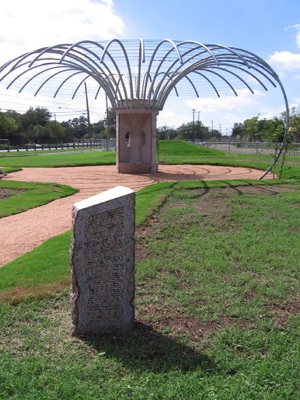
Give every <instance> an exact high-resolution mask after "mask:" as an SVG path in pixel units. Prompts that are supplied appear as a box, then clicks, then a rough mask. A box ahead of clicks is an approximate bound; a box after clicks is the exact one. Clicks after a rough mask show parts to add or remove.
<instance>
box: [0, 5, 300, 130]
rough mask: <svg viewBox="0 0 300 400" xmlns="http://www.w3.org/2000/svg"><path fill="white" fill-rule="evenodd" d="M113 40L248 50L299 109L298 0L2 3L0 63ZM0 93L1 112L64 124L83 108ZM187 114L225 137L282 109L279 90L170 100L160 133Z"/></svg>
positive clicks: (98, 113) (96, 115)
mask: <svg viewBox="0 0 300 400" xmlns="http://www.w3.org/2000/svg"><path fill="white" fill-rule="evenodd" d="M112 38H119V39H139V38H144V39H165V38H169V39H173V40H196V41H199V42H202V43H216V44H222V45H226V46H233V47H240V48H243V49H246V50H249V51H252V52H253V53H255V54H257V55H259V56H260V57H262V58H263V59H265V60H266V61H267V62H268V63H269V64H270V65H271V66H272V67H273V69H275V71H276V72H277V73H278V74H279V76H280V79H281V81H282V83H283V86H284V87H285V90H286V93H287V97H288V101H289V104H290V106H295V107H297V108H299V109H300V1H299V0H276V1H274V0H272V1H271V0H251V1H249V0H226V1H224V0H214V1H203V0H186V1H179V0H151V1H143V0H99V1H95V0H93V1H92V0H52V1H49V2H48V1H47V2H46V1H41V0H26V1H24V0H1V13H0V64H3V63H4V62H6V61H8V60H9V59H11V58H13V57H16V56H18V55H20V54H23V53H25V52H27V51H31V50H35V49H37V48H39V47H44V46H48V45H54V44H58V43H63V42H70V43H74V42H76V41H79V40H83V39H91V40H106V39H112ZM0 89H1V90H0V108H1V109H3V110H5V109H7V108H12V109H17V110H19V111H25V110H26V109H27V108H28V107H29V106H30V105H32V106H35V105H42V106H47V107H48V108H49V110H50V111H51V112H52V113H53V115H55V116H56V117H57V118H58V119H68V118H72V117H73V116H78V113H80V112H82V111H83V110H84V109H85V105H84V104H79V103H78V102H76V101H73V102H72V101H71V100H70V102H69V103H67V104H66V103H64V104H62V103H60V102H56V101H54V100H53V99H45V98H37V99H34V98H32V97H30V96H29V95H25V96H20V95H18V94H17V93H15V92H12V91H6V90H4V89H3V88H0ZM104 107H105V106H104V104H103V103H101V102H98V103H97V104H96V103H95V104H94V103H92V104H91V116H92V119H93V120H98V119H100V118H103V117H104V113H105V108H104ZM192 109H195V110H196V112H199V114H197V115H200V119H201V121H202V122H203V123H204V124H205V125H207V126H211V123H212V121H213V124H214V127H215V128H219V127H220V128H221V130H222V133H223V134H225V133H228V134H229V133H230V130H231V128H232V125H233V123H234V122H243V121H244V120H245V119H246V118H251V117H253V116H255V115H258V114H259V115H260V117H261V118H272V117H273V116H275V115H279V114H280V112H282V111H284V102H283V98H282V94H281V91H280V90H279V89H276V90H274V91H272V92H266V93H264V94H258V95H252V94H250V93H249V94H247V95H244V96H239V97H238V98H236V99H234V98H232V97H226V96H225V97H221V98H220V99H218V98H200V99H196V98H180V97H179V98H178V99H176V98H173V97H170V99H169V100H168V101H167V103H166V105H165V108H164V110H163V111H162V112H161V113H160V115H159V117H158V126H162V125H167V126H173V127H178V126H179V125H181V124H182V123H185V122H189V121H191V120H192ZM76 113H77V114H76Z"/></svg>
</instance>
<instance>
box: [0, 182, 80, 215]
mask: <svg viewBox="0 0 300 400" xmlns="http://www.w3.org/2000/svg"><path fill="white" fill-rule="evenodd" d="M1 189H2V190H3V189H6V190H8V191H9V192H10V193H12V195H10V196H9V197H7V198H5V199H3V200H1V203H0V205H1V207H0V218H3V217H7V216H9V215H13V214H18V213H20V212H23V211H26V210H29V209H30V208H34V207H38V206H41V205H44V204H47V203H49V202H50V201H53V200H57V199H59V198H62V197H66V196H70V195H72V194H74V193H76V192H77V191H78V190H77V189H73V188H71V187H70V186H67V185H59V184H54V183H34V182H16V181H8V180H0V190H1Z"/></svg>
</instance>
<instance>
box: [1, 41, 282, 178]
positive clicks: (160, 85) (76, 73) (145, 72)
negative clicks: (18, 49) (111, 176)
mask: <svg viewBox="0 0 300 400" xmlns="http://www.w3.org/2000/svg"><path fill="white" fill-rule="evenodd" d="M88 80H89V81H90V80H93V81H94V82H95V83H96V86H94V88H95V89H94V96H95V98H97V97H98V95H99V91H100V90H101V89H103V90H104V91H105V93H106V96H107V97H108V99H109V101H110V103H111V106H112V108H113V109H114V110H115V112H116V117H117V170H118V172H121V173H149V172H156V171H157V162H156V117H157V115H158V113H159V111H161V110H162V109H163V107H164V105H165V102H166V100H167V99H168V96H169V95H170V93H171V92H172V91H173V92H175V94H176V95H177V96H178V95H179V93H182V92H184V93H188V92H192V93H191V94H193V95H195V96H197V97H200V96H201V95H210V94H214V95H216V96H218V97H220V96H221V94H224V93H225V92H226V91H228V90H229V91H230V92H231V93H233V94H234V95H235V96H237V95H238V93H239V91H240V90H247V91H250V92H251V93H253V94H254V90H256V88H259V90H261V89H263V90H268V88H269V87H270V86H271V87H276V86H277V85H278V86H279V87H280V89H281V91H282V94H283V97H284V102H285V107H286V115H287V120H286V133H285V135H286V134H287V131H288V115H289V107H288V102H287V98H286V94H285V91H284V88H283V86H282V84H281V82H280V79H279V77H278V75H277V74H276V73H275V72H274V71H273V69H272V68H271V67H270V66H269V65H268V64H267V63H266V62H265V61H264V60H263V59H261V58H260V57H258V56H257V55H255V54H253V53H251V52H249V51H246V50H243V49H239V48H235V47H226V46H221V45H217V44H202V43H199V42H196V41H172V40H169V39H165V40H162V41H155V40H145V41H144V40H142V39H141V40H124V41H120V40H117V39H114V40H111V41H107V42H94V41H90V40H84V41H80V42H78V43H75V44H58V45H55V46H51V47H44V48H41V49H38V50H35V51H32V52H30V53H26V54H24V55H21V56H19V57H17V58H15V59H14V60H11V61H9V62H7V63H6V64H4V65H3V66H2V67H1V68H0V82H1V81H2V82H3V83H4V84H5V85H6V87H7V89H9V88H15V89H17V90H18V91H19V92H22V91H25V90H28V89H29V88H31V90H32V89H34V95H35V96H36V95H38V94H47V95H49V94H51V95H52V96H53V97H56V96H58V95H60V94H61V93H63V92H64V93H67V94H69V96H70V97H71V98H72V99H73V98H74V97H75V96H76V95H77V93H78V91H79V89H80V88H81V87H82V86H83V85H84V84H86V82H87V81H88ZM53 83H54V85H53ZM280 153H281V149H280V150H279V153H278V155H277V159H278V158H279V156H280ZM276 161H277V160H276ZM270 169H271V167H270V168H269V170H270ZM267 172H268V171H266V173H267Z"/></svg>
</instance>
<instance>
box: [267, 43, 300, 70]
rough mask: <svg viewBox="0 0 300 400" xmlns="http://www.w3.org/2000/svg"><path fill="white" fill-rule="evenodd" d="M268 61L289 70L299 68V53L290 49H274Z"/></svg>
mask: <svg viewBox="0 0 300 400" xmlns="http://www.w3.org/2000/svg"><path fill="white" fill-rule="evenodd" d="M299 40H300V39H299ZM268 62H269V63H270V64H273V65H275V66H276V68H279V69H281V70H285V71H289V72H291V71H295V70H298V69H300V54H299V53H296V54H295V53H291V52H290V51H275V53H274V54H273V55H271V56H270V57H269V59H268Z"/></svg>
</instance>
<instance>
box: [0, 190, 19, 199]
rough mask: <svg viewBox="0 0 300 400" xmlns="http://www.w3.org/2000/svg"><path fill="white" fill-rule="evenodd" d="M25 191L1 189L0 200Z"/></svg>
mask: <svg viewBox="0 0 300 400" xmlns="http://www.w3.org/2000/svg"><path fill="white" fill-rule="evenodd" d="M23 191H24V190H13V189H0V200H4V199H7V198H8V197H10V196H12V195H14V194H16V193H20V192H23Z"/></svg>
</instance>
